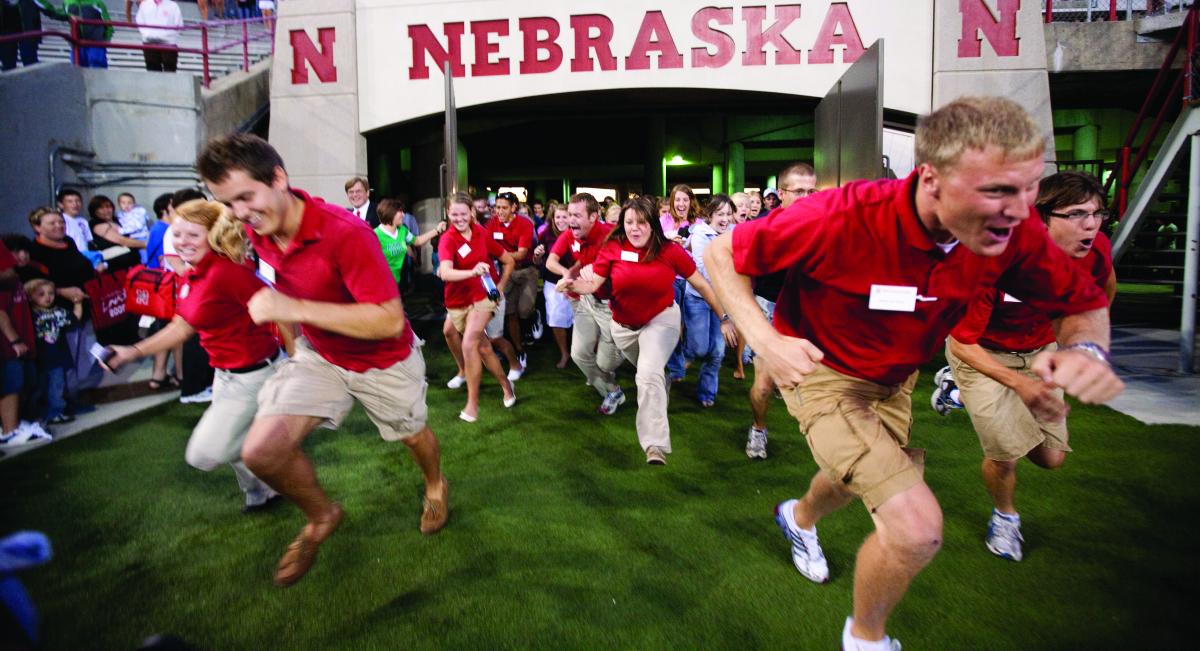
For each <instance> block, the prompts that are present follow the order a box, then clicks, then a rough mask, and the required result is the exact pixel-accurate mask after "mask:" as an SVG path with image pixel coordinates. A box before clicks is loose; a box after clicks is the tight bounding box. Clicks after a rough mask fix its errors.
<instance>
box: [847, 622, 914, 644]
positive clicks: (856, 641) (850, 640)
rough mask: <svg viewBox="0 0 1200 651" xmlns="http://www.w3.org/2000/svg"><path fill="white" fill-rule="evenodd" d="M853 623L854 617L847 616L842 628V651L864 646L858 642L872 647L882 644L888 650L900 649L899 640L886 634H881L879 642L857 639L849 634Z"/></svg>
mask: <svg viewBox="0 0 1200 651" xmlns="http://www.w3.org/2000/svg"><path fill="white" fill-rule="evenodd" d="M853 624H854V618H853V617H847V618H846V626H845V627H844V628H842V651H860V650H861V649H864V648H865V647H864V646H863V645H862V644H860V642H864V643H866V644H870V645H871V646H872V647H874V648H879V647H878V646H875V645H879V644H884V645H886V647H884V648H886V649H887V650H888V651H901V646H900V640H894V639H892V638H890V637H888V636H886V635H885V636H883V639H882V640H880V641H879V642H865V640H859V639H858V638H856V637H854V636H853V635H851V634H850V627H851V626H853Z"/></svg>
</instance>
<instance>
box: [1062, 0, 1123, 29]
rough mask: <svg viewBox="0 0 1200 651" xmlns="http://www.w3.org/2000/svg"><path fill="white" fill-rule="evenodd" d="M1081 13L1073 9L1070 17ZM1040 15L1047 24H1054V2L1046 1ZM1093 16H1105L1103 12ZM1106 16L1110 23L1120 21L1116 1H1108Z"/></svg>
mask: <svg viewBox="0 0 1200 651" xmlns="http://www.w3.org/2000/svg"><path fill="white" fill-rule="evenodd" d="M1129 1H1132V0H1129ZM1072 9H1074V8H1072ZM1081 13H1084V12H1083V11H1080V10H1077V9H1075V10H1073V11H1072V12H1071V14H1072V15H1076V16H1077V15H1079V14H1081ZM1088 13H1089V15H1093V14H1091V12H1088ZM1042 15H1043V18H1045V19H1046V22H1048V23H1050V22H1054V16H1055V14H1054V0H1046V8H1045V9H1044V10H1043V11H1042ZM1094 15H1100V16H1103V15H1105V12H1104V11H1103V10H1100V11H1097V12H1095V14H1094ZM1107 15H1108V20H1110V21H1116V20H1120V13H1119V12H1118V11H1117V0H1108V12H1107Z"/></svg>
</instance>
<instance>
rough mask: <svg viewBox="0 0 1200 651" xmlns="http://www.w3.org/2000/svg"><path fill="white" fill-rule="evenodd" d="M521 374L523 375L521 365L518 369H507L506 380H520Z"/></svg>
mask: <svg viewBox="0 0 1200 651" xmlns="http://www.w3.org/2000/svg"><path fill="white" fill-rule="evenodd" d="M522 375H525V368H524V367H522V368H521V369H520V370H517V369H515V368H510V369H508V381H509V382H516V381H517V380H520V379H521V376H522Z"/></svg>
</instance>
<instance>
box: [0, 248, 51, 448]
mask: <svg viewBox="0 0 1200 651" xmlns="http://www.w3.org/2000/svg"><path fill="white" fill-rule="evenodd" d="M15 266H16V260H15V259H14V258H13V256H12V255H11V254H10V253H9V251H8V248H7V247H5V246H3V245H0V456H3V450H4V448H7V447H10V446H18V445H26V444H28V443H36V442H39V441H49V440H51V438H52V437H51V436H50V434H49V433H48V432H46V430H44V429H42V426H41V425H39V424H37V423H29V422H25V421H22V420H21V419H20V411H21V389H22V388H23V387H24V385H25V367H26V366H27V359H28V358H29V356H30V354H31V352H32V351H31V350H30V346H31V343H30V342H32V341H33V338H34V334H33V323H32V321H31V319H30V318H29V303H28V301H27V300H26V298H25V290H24V288H22V287H21V285H20V283H19V282H17V278H16V274H15V273H13V271H12V270H13V267H15Z"/></svg>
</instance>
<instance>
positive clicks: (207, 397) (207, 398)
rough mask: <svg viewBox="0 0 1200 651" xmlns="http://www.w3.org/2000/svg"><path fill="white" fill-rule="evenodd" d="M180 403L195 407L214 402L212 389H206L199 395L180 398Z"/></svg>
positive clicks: (194, 394)
mask: <svg viewBox="0 0 1200 651" xmlns="http://www.w3.org/2000/svg"><path fill="white" fill-rule="evenodd" d="M179 402H182V403H183V404H185V405H194V404H199V403H204V402H212V387H206V388H205V389H204V390H203V391H201V392H199V393H193V394H192V395H190V396H179Z"/></svg>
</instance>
